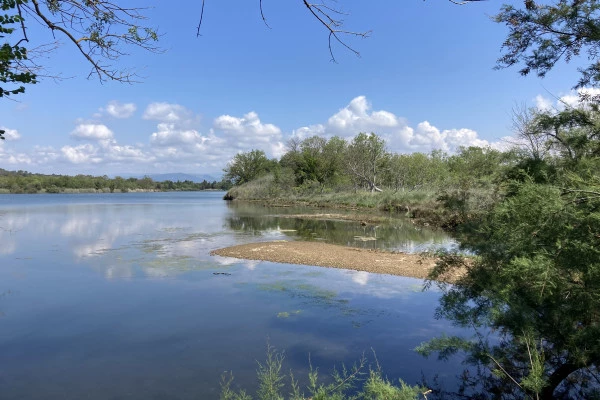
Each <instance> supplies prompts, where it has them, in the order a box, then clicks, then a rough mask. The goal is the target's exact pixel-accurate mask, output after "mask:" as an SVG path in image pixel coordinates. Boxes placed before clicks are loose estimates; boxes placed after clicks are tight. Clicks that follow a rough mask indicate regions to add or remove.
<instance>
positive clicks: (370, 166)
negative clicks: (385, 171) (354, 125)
mask: <svg viewBox="0 0 600 400" xmlns="http://www.w3.org/2000/svg"><path fill="white" fill-rule="evenodd" d="M387 159H388V153H387V152H386V150H385V141H384V140H383V139H382V138H380V137H379V136H377V135H376V134H374V133H373V132H371V133H370V134H366V133H363V132H361V133H359V134H358V135H356V136H355V137H354V139H352V142H351V143H350V145H349V146H348V151H347V152H346V168H347V170H348V174H350V175H351V176H352V177H353V179H354V181H355V182H356V183H357V184H360V185H365V186H366V187H367V188H368V189H369V190H370V191H371V192H381V189H380V188H379V187H378V186H377V185H378V182H379V179H380V177H379V172H380V171H381V170H382V168H383V167H384V165H385V162H386V161H387Z"/></svg>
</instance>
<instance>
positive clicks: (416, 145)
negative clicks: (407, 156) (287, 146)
mask: <svg viewBox="0 0 600 400" xmlns="http://www.w3.org/2000/svg"><path fill="white" fill-rule="evenodd" d="M359 132H375V133H377V134H378V135H379V136H381V137H383V138H384V139H385V140H386V143H387V145H388V148H389V150H391V151H394V152H414V151H423V152H428V151H431V150H435V149H439V150H443V151H448V152H453V151H455V150H456V149H457V148H458V147H460V146H480V147H485V146H488V145H491V144H490V143H489V142H488V141H486V140H483V139H481V138H479V136H478V134H477V132H475V131H474V130H472V129H467V128H453V129H444V130H440V129H439V128H437V127H436V126H434V125H433V124H431V123H430V122H429V121H423V122H420V123H419V124H417V126H416V127H412V126H409V125H408V123H407V121H406V119H405V118H402V117H400V116H398V115H396V114H394V113H392V112H390V111H386V110H373V109H372V106H371V103H370V102H369V101H368V100H367V98H366V97H365V96H358V97H355V98H354V99H352V100H351V101H350V103H349V104H348V105H347V106H346V107H344V108H342V109H340V110H339V111H338V112H337V113H335V114H334V115H332V116H331V117H330V118H329V119H328V120H327V123H326V124H315V125H309V126H306V127H302V128H299V129H296V130H295V131H293V132H292V137H295V138H298V139H304V138H306V137H309V136H313V135H319V136H332V135H338V136H341V137H344V138H346V139H351V138H352V137H354V136H356V135H357V134H358V133H359Z"/></svg>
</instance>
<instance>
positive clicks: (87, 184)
mask: <svg viewBox="0 0 600 400" xmlns="http://www.w3.org/2000/svg"><path fill="white" fill-rule="evenodd" d="M229 187H230V184H229V183H228V182H227V181H223V182H217V181H213V182H208V181H206V180H204V181H202V182H199V183H196V182H192V181H190V180H185V181H177V182H173V181H170V180H167V181H163V182H156V181H154V180H153V179H151V178H149V177H147V176H146V177H144V178H127V179H125V178H122V177H120V176H117V177H115V178H112V179H111V178H109V177H108V176H106V175H105V176H92V175H75V176H69V175H54V174H53V175H44V174H34V173H30V172H26V171H7V170H4V169H1V168H0V192H4V193H65V192H67V193H69V192H71V193H75V192H104V193H125V192H132V191H149V192H151V191H156V192H160V191H196V190H209V189H214V190H227V189H229Z"/></svg>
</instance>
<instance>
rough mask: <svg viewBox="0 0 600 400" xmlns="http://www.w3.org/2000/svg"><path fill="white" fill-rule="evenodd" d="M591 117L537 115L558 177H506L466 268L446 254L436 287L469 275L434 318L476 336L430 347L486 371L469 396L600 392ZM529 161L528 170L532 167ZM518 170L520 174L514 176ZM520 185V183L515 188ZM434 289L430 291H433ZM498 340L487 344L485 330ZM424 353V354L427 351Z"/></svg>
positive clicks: (599, 266) (599, 163)
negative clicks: (450, 276) (449, 277)
mask: <svg viewBox="0 0 600 400" xmlns="http://www.w3.org/2000/svg"><path fill="white" fill-rule="evenodd" d="M597 118H598V111H597V110H595V109H594V108H581V109H567V110H565V111H562V112H559V113H554V114H549V113H539V114H538V115H536V116H535V118H533V119H532V120H531V123H532V124H534V125H535V129H530V130H529V132H530V134H531V135H538V136H539V137H540V138H542V139H543V143H544V146H546V148H548V149H551V151H550V152H548V153H546V154H545V156H544V157H543V158H542V159H538V160H537V161H540V162H544V163H546V164H547V165H550V166H552V168H553V170H554V171H555V173H554V174H552V175H547V176H546V179H545V180H540V179H537V178H536V177H534V176H530V175H529V174H528V171H524V170H522V166H523V165H524V163H523V162H519V163H517V164H515V165H514V166H512V168H509V169H508V171H507V173H506V174H505V176H504V178H502V179H501V180H500V181H499V182H498V184H499V186H500V187H503V188H504V196H503V197H501V198H500V199H499V200H498V201H496V202H495V204H493V205H492V207H491V208H490V209H489V211H488V212H485V213H482V214H480V216H479V218H477V219H475V220H471V221H470V224H469V225H466V224H465V225H463V226H462V227H461V229H460V230H459V232H461V237H460V239H461V246H462V247H463V249H464V250H467V251H469V252H471V253H473V254H476V255H477V257H476V258H475V260H474V261H473V262H472V263H468V264H466V263H465V262H464V261H463V260H461V258H460V257H456V256H455V255H452V254H450V255H446V256H444V257H442V260H441V262H440V263H438V265H437V266H436V268H435V269H434V271H433V273H432V275H431V279H439V278H441V277H443V276H444V274H447V273H449V272H450V271H453V270H456V269H464V270H466V271H467V273H466V274H465V275H463V277H462V278H461V279H460V280H459V281H458V282H457V283H456V285H454V286H452V287H444V289H445V292H444V295H443V296H442V299H441V301H440V307H439V309H438V315H439V316H440V317H444V318H448V319H450V320H452V321H454V322H455V323H456V324H458V325H460V326H464V327H472V328H476V330H477V332H478V334H477V335H476V336H475V338H474V339H475V340H471V341H468V342H465V343H470V344H469V346H462V347H461V346H459V345H458V344H457V343H459V342H457V340H458V339H453V341H451V342H448V341H446V342H444V340H440V341H437V342H436V341H434V342H431V345H430V346H429V350H431V349H434V348H437V350H439V351H440V355H441V356H443V357H445V356H446V355H447V354H449V353H448V352H450V353H452V352H454V351H456V350H458V349H460V350H463V351H466V352H467V354H468V355H469V357H468V358H467V360H468V361H469V362H471V363H472V364H475V365H478V366H479V367H482V368H483V370H485V371H488V373H487V374H483V377H482V379H480V380H479V381H477V382H474V381H468V382H466V384H467V386H469V385H470V387H471V389H473V388H474V387H475V386H477V387H478V390H481V389H482V388H484V389H485V392H487V393H488V394H487V395H485V396H484V395H482V394H481V392H479V393H480V394H479V396H480V397H481V398H493V396H492V395H491V393H501V394H502V398H520V397H522V396H530V397H532V398H541V399H553V398H563V397H568V398H593V396H598V394H599V390H600V373H599V372H600V371H598V366H599V363H600V341H598V338H599V337H600V157H599V154H598V152H597V148H598V145H599V140H600V138H599V137H598V136H597V135H596V132H597V128H596V127H597V123H596V121H597ZM524 154H528V155H526V156H525V157H528V159H525V160H523V161H532V157H533V155H531V154H530V153H524ZM515 170H519V173H515ZM515 177H518V179H515ZM430 284H432V282H430ZM490 329H491V331H493V332H495V337H496V339H495V340H493V341H490V342H488V341H486V340H484V339H483V337H482V336H481V331H482V330H483V331H489V330H490ZM424 349H427V346H426V347H424Z"/></svg>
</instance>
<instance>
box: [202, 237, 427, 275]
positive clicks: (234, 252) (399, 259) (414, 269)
mask: <svg viewBox="0 0 600 400" xmlns="http://www.w3.org/2000/svg"><path fill="white" fill-rule="evenodd" d="M210 254H211V255H218V256H223V257H233V258H241V259H247V260H261V261H272V262H278V263H286V264H303V265H315V266H319V267H330V268H342V269H351V270H356V271H366V272H373V273H377V274H389V275H400V276H408V277H413V278H422V279H423V278H426V277H427V274H428V273H429V271H430V270H431V268H433V266H434V265H435V262H436V258H434V257H424V256H421V255H419V254H407V253H395V252H394V253H392V252H388V251H380V250H366V249H357V248H353V247H345V246H339V245H333V244H327V243H322V242H302V241H274V242H258V243H250V244H243V245H239V246H232V247H226V248H223V249H218V250H214V251H212V252H211V253H210Z"/></svg>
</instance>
